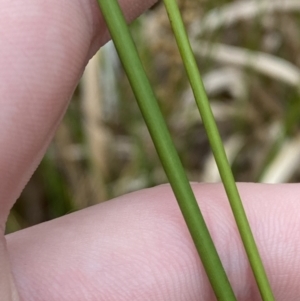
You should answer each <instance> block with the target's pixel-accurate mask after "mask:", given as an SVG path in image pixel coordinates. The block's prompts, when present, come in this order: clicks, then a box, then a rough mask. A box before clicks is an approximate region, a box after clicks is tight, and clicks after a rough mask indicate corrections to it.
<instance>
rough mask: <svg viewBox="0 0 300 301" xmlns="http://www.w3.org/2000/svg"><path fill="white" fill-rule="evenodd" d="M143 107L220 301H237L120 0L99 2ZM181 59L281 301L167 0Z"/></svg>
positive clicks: (232, 198) (264, 282)
mask: <svg viewBox="0 0 300 301" xmlns="http://www.w3.org/2000/svg"><path fill="white" fill-rule="evenodd" d="M98 3H99V6H100V8H101V10H102V13H103V16H104V19H105V21H106V24H107V27H108V29H109V31H110V34H111V37H112V40H113V41H114V44H115V47H116V49H117V51H118V54H119V57H120V60H121V62H122V64H123V67H124V69H125V72H126V74H127V77H128V79H129V82H130V84H131V87H132V89H133V92H134V94H135V97H136V99H137V102H138V105H139V108H140V110H141V112H142V115H143V117H144V120H145V122H146V124H147V127H148V130H149V132H150V135H151V137H152V140H153V143H154V145H155V147H156V150H157V153H158V155H159V158H160V160H161V163H162V165H163V167H164V170H165V172H166V174H167V177H168V179H169V182H170V184H171V187H172V189H173V192H174V194H175V197H176V199H177V202H178V204H179V207H180V210H181V212H182V214H183V217H184V219H185V221H186V224H187V227H188V229H189V231H190V234H191V236H192V239H193V241H194V244H195V246H196V249H197V251H198V254H199V256H200V258H201V261H202V263H203V266H204V268H205V271H206V273H207V276H208V278H209V281H210V283H211V286H212V288H213V290H214V292H215V295H216V297H217V299H218V300H222V301H225V300H226V301H233V300H236V297H235V295H234V292H233V290H232V287H231V285H230V283H229V281H228V278H227V275H226V273H225V270H224V268H223V266H222V263H221V261H220V258H219V256H218V253H217V250H216V248H215V246H214V243H213V241H212V239H211V236H210V234H209V231H208V229H207V226H206V224H205V221H204V219H203V216H202V214H201V211H200V209H199V206H198V204H197V202H196V198H195V196H194V193H193V191H192V188H191V186H190V184H189V181H188V179H187V176H186V174H185V171H184V168H183V166H182V164H181V162H180V159H179V157H178V154H177V152H176V149H175V147H174V144H173V142H172V139H171V136H170V133H169V131H168V129H167V126H166V123H165V121H164V118H163V115H162V113H161V111H160V109H159V106H158V103H157V100H156V97H155V95H154V92H153V90H152V87H151V84H150V83H149V80H148V78H147V76H146V74H145V71H144V68H143V65H142V63H141V61H140V59H139V55H138V52H137V50H136V47H135V44H134V42H133V39H132V37H131V34H130V32H129V29H128V26H127V24H126V21H125V18H124V15H123V13H122V10H121V8H120V6H119V4H118V1H117V0H98ZM164 4H165V7H166V10H167V13H168V16H169V19H170V22H171V26H172V28H173V31H174V35H175V38H176V41H177V44H178V47H179V51H180V54H181V56H182V60H183V63H184V66H185V69H186V72H187V75H188V79H189V81H190V84H191V87H192V90H193V93H194V97H195V100H196V103H197V106H198V109H199V112H200V115H201V117H202V121H203V124H204V127H205V129H206V132H207V135H208V138H209V142H210V145H211V148H212V151H213V154H214V157H215V160H216V163H217V166H218V169H219V172H220V175H221V179H222V182H223V185H224V188H225V190H226V193H227V196H228V199H229V202H230V205H231V208H232V212H233V215H234V217H235V220H236V223H237V226H238V229H239V232H240V235H241V238H242V241H243V244H244V247H245V250H246V253H247V255H248V259H249V262H250V265H251V267H252V270H253V274H254V276H255V279H256V282H257V285H258V288H259V291H260V294H261V297H262V300H264V301H272V300H275V299H274V296H273V293H272V290H271V287H270V284H269V281H268V278H267V275H266V272H265V269H264V267H263V264H262V261H261V258H260V255H259V252H258V249H257V246H256V244H255V241H254V238H253V235H252V231H251V228H250V226H249V223H248V220H247V217H246V214H245V211H244V208H243V205H242V202H241V199H240V196H239V193H238V190H237V186H236V184H235V180H234V177H233V175H232V171H231V169H230V165H229V163H228V160H227V157H226V153H225V150H224V147H223V144H222V141H221V138H220V135H219V132H218V129H217V126H216V122H215V120H214V117H213V114H212V111H211V108H210V104H209V101H208V98H207V95H206V92H205V89H204V86H203V83H202V79H201V76H200V73H199V70H198V67H197V64H196V61H195V58H194V55H193V51H192V49H191V46H190V42H189V39H188V36H187V33H186V30H185V26H184V24H183V21H182V18H181V14H180V11H179V9H178V6H177V3H176V0H164Z"/></svg>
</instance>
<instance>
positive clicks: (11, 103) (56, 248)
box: [0, 0, 300, 301]
mask: <svg viewBox="0 0 300 301" xmlns="http://www.w3.org/2000/svg"><path fill="white" fill-rule="evenodd" d="M153 2H154V1H153V0H149V1H148V0H143V1H142V0H121V3H122V6H123V8H124V11H125V13H126V16H127V18H128V20H132V19H134V18H135V17H137V16H138V15H139V14H141V13H142V12H143V11H144V10H146V9H147V8H148V7H149V6H150V5H151V4H153ZM107 39H108V36H107V32H106V29H105V26H104V22H103V20H102V18H101V15H100V12H99V9H98V6H97V2H96V1H95V0H52V1H41V0H24V1H18V0H10V1H7V0H0V41H1V46H0V66H1V68H0V108H1V109H0V141H1V148H0V196H1V199H0V202H1V211H0V225H1V229H2V234H1V239H0V300H1V301H2V300H5V301H12V300H13V301H15V300H24V301H53V300H59V301H77V300H78V301H84V300H88V301H96V300H97V301H98V300H100V301H101V300H103V301H107V300H112V301H119V300H120V301H121V300H122V301H130V300H147V301H148V300H155V301H163V300H172V301H196V300H198V301H206V300H207V301H211V300H215V299H214V296H213V293H212V290H211V288H210V285H209V283H208V281H207V278H206V276H205V272H204V271H203V268H202V266H201V263H200V260H199V259H198V256H197V253H196V251H195V248H194V246H193V243H192V241H191V238H190V236H189V233H188V231H187V229H186V226H185V224H184V221H183V219H182V217H181V214H180V212H179V209H178V206H177V204H176V201H175V200H174V197H173V194H172V192H171V190H170V187H169V186H167V185H164V186H159V187H156V188H152V189H147V190H143V191H139V192H136V193H133V194H130V195H125V196H122V197H120V198H117V199H115V200H112V201H109V202H107V203H105V204H102V205H98V206H94V207H92V208H88V209H85V210H83V211H80V212H77V213H74V214H70V215H67V216H65V217H62V218H59V219H56V220H53V221H51V222H47V223H44V224H41V225H38V226H35V227H32V228H29V229H26V230H23V231H20V232H17V233H15V234H12V235H9V236H7V237H5V236H4V234H3V232H4V228H5V222H6V219H7V216H8V213H9V210H10V208H11V207H12V205H13V204H14V202H15V200H16V198H17V197H18V196H19V194H20V193H21V191H22V189H23V187H24V185H25V184H26V182H27V181H28V179H29V178H30V176H31V175H32V173H33V171H34V170H35V168H36V167H37V165H38V163H39V162H40V160H41V158H42V156H43V155H44V153H45V150H46V149H47V146H48V144H49V142H50V141H51V139H52V137H53V135H54V133H55V130H56V129H57V126H58V124H59V122H60V120H61V118H62V116H63V114H64V112H65V110H66V108H67V105H68V101H69V99H70V97H71V95H72V93H73V91H74V88H75V87H76V85H77V83H78V80H79V78H80V76H81V74H82V72H83V69H84V67H85V65H86V63H87V62H88V60H89V58H90V57H91V56H92V55H93V54H94V53H95V51H96V50H97V49H98V48H99V47H100V46H101V45H103V44H104V43H105V42H106V41H107ZM193 189H194V191H195V194H196V196H197V199H198V201H199V205H200V207H201V209H202V211H203V215H204V217H205V219H206V221H207V223H208V227H209V229H210V231H211V234H212V237H213V239H214V241H215V243H216V247H217V249H218V250H219V253H220V256H221V259H222V261H223V262H224V266H225V269H226V271H227V273H228V276H229V278H230V281H231V282H232V285H233V288H234V291H235V292H236V295H237V297H238V300H239V301H242V300H243V301H244V300H249V301H250V300H251V301H255V300H260V298H259V296H258V294H257V290H256V289H255V284H254V282H253V277H252V275H251V272H250V271H249V266H248V263H247V260H246V257H245V253H244V251H243V247H242V244H241V241H240V238H239V235H238V233H237V230H236V226H235V224H234V221H233V218H232V214H231V212H230V209H229V206H228V202H227V200H226V197H225V194H224V191H223V189H222V186H221V185H200V184H193ZM239 189H240V192H241V195H242V199H243V203H244V205H245V209H246V212H247V214H248V216H249V220H250V223H251V226H252V228H253V232H254V235H255V238H256V240H257V244H258V247H259V249H260V252H261V255H262V258H263V261H264V263H265V266H266V270H267V273H268V275H269V278H270V282H271V285H272V287H273V289H274V293H275V296H276V300H278V301H284V300H286V301H291V300H300V286H299V283H300V234H299V230H300V217H299V212H300V202H299V195H300V186H299V184H297V185H296V184H294V185H255V184H241V185H239Z"/></svg>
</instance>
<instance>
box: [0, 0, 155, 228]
mask: <svg viewBox="0 0 300 301" xmlns="http://www.w3.org/2000/svg"><path fill="white" fill-rule="evenodd" d="M120 2H121V5H122V7H123V9H124V11H125V13H126V15H127V18H128V19H133V18H134V17H136V16H137V15H138V14H140V13H141V12H142V11H143V10H145V9H146V8H147V7H149V6H150V5H151V4H152V3H153V2H154V0H145V1H138V0H122V1H120ZM107 37H108V35H107V30H106V28H105V26H104V21H103V19H102V17H101V14H100V9H99V8H98V5H97V1H96V0H88V1H86V0H72V1H71V0H66V1H61V0H53V1H40V0H25V1H6V0H0V40H1V41H5V43H2V44H1V49H0V66H1V69H0V108H1V110H0V141H1V149H0V195H1V200H0V205H1V210H0V225H2V227H3V228H4V226H3V225H4V223H5V221H6V218H7V216H8V213H9V210H10V208H11V207H12V205H13V203H14V201H15V200H16V198H17V197H18V196H19V194H20V192H21V191H22V189H23V187H24V185H25V184H26V182H27V181H28V179H29V178H30V176H31V175H32V173H33V171H34V170H35V169H36V167H37V165H38V164H39V162H40V160H41V158H42V156H43V155H44V153H45V150H46V148H47V146H48V144H49V142H50V141H51V139H52V137H53V135H54V132H55V130H56V128H57V126H58V124H59V122H60V120H61V118H62V116H63V113H64V112H65V110H66V108H67V105H68V101H69V99H70V97H71V95H72V93H73V91H74V89H75V87H76V85H77V83H78V80H79V78H80V77H81V74H82V72H83V70H84V67H85V65H86V63H87V62H88V60H89V58H90V57H91V56H92V55H93V53H94V52H95V51H96V50H97V49H98V48H99V47H100V46H101V45H102V44H103V43H104V42H105V41H106V40H107Z"/></svg>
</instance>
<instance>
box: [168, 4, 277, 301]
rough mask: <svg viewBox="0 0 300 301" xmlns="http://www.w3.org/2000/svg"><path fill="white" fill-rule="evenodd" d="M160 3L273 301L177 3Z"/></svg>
mask: <svg viewBox="0 0 300 301" xmlns="http://www.w3.org/2000/svg"><path fill="white" fill-rule="evenodd" d="M163 1H164V4H165V7H166V10H167V13H168V15H169V19H170V23H171V26H172V28H173V31H174V34H175V38H176V41H177V44H178V48H179V51H180V54H181V56H182V59H183V62H184V65H185V68H186V71H187V74H188V78H189V81H190V84H191V87H192V90H193V93H194V96H195V100H196V103H197V106H198V108H199V111H200V114H201V117H202V120H203V124H204V126H205V129H206V132H207V135H208V139H209V142H210V145H211V148H212V151H213V154H214V157H215V160H216V163H217V166H218V168H219V172H220V175H221V178H222V181H223V184H224V187H225V190H226V193H227V196H228V199H229V201H230V205H231V208H232V211H233V214H234V217H235V220H236V223H237V226H238V228H239V231H240V235H241V238H242V241H243V243H244V246H245V250H246V252H247V255H248V258H249V262H250V264H251V267H252V270H253V273H254V276H255V279H256V282H257V285H258V288H259V290H260V293H261V297H262V299H263V300H264V301H272V300H275V299H274V296H273V293H272V290H271V287H270V284H269V281H268V278H267V275H266V272H265V269H264V266H263V263H262V260H261V258H260V255H259V252H258V249H257V246H256V243H255V240H254V237H253V234H252V231H251V228H250V225H249V222H248V219H247V216H246V213H245V211H244V208H243V205H242V202H241V199H240V195H239V192H238V190H237V186H236V184H235V180H234V177H233V174H232V171H231V168H230V165H229V162H228V160H227V156H226V153H225V150H224V147H223V144H222V140H221V138H220V134H219V131H218V128H217V125H216V122H215V120H214V116H213V114H212V111H211V108H210V104H209V101H208V98H207V95H206V92H205V88H204V86H203V83H202V79H201V76H200V73H199V70H198V67H197V63H196V60H195V58H194V55H193V51H192V49H191V46H190V42H189V39H188V36H187V33H186V30H185V26H184V24H183V21H182V18H181V14H180V11H179V9H178V6H177V3H176V0H163Z"/></svg>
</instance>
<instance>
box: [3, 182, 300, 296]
mask: <svg viewBox="0 0 300 301" xmlns="http://www.w3.org/2000/svg"><path fill="white" fill-rule="evenodd" d="M193 188H194V191H195V194H196V196H197V199H198V200H199V203H200V207H201V209H202V212H203V214H204V217H205V219H206V221H207V223H208V227H209V229H210V232H211V234H212V237H213V240H214V241H215V244H216V247H217V249H218V251H219V254H220V257H221V260H222V262H223V264H224V267H225V269H226V272H227V274H228V276H229V279H230V281H231V283H232V285H233V289H234V291H235V293H236V296H237V299H238V300H239V301H250V300H251V301H256V300H260V297H259V295H258V292H257V289H256V285H255V283H254V281H253V277H252V274H251V272H250V268H249V264H248V261H247V259H246V256H245V252H244V250H243V247H242V244H241V240H240V237H239V235H238V232H237V229H236V226H235V223H234V221H233V217H232V214H231V211H230V209H229V206H228V201H227V200H226V197H225V194H224V191H223V188H222V186H221V185H216V184H213V185H193ZM239 189H240V192H241V195H242V199H243V202H244V204H245V209H246V212H247V214H248V215H249V220H250V223H251V226H252V228H253V233H254V236H255V238H256V241H257V244H258V248H259V250H260V252H261V256H262V259H263V262H264V264H265V267H266V271H267V274H268V276H269V279H270V282H271V286H272V288H273V290H274V293H275V297H276V300H278V301H288V300H289V301H290V300H299V299H300V288H299V280H300V276H299V275H300V236H299V227H300V219H299V217H298V212H299V209H300V203H299V197H298V196H299V193H300V187H299V185H277V186H271V185H255V184H242V185H239ZM7 242H8V250H9V255H10V259H11V262H12V267H13V273H14V276H15V278H16V283H17V286H18V289H19V292H20V295H21V300H28V301H30V300H43V301H47V300H49V301H50V300H61V301H67V300H68V301H69V300H72V301H77V300H78V301H79V300H80V301H82V300H89V301H93V300H95V301H96V300H97V301H99V300H100V301H101V300H114V301H118V300H122V301H126V300H128V301H129V300H150V301H151V300H156V301H157V300H159V301H164V300H173V301H196V300H197V301H200V300H201V301H206V300H207V301H211V300H215V299H214V296H213V293H212V290H211V288H210V285H209V283H208V280H207V278H206V276H205V272H204V270H203V267H202V265H201V263H200V261H199V259H198V256H197V253H196V251H195V248H194V245H193V243H192V241H191V238H190V236H189V233H188V231H187V229H186V226H185V224H184V221H183V219H182V216H181V214H180V212H179V209H178V206H177V204H176V202H175V200H174V196H173V194H172V192H171V190H170V188H169V186H160V187H157V188H153V189H148V190H143V191H139V192H136V193H133V194H129V195H126V196H123V197H120V198H118V199H115V200H113V201H110V202H107V203H104V204H102V205H98V206H95V207H91V208H89V209H86V210H84V211H80V212H77V213H75V214H71V215H68V216H65V217H63V218H60V219H57V220H53V221H51V222H48V223H44V224H41V225H39V226H35V227H33V228H29V229H27V230H23V231H20V232H17V233H16V234H12V235H9V236H8V237H7Z"/></svg>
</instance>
